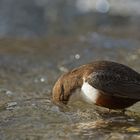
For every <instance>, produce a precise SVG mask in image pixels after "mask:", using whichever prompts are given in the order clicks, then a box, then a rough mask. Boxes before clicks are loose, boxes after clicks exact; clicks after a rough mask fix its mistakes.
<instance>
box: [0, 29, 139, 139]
mask: <svg viewBox="0 0 140 140" xmlns="http://www.w3.org/2000/svg"><path fill="white" fill-rule="evenodd" d="M0 46H1V47H0V77H1V78H0V99H1V100H0V138H1V139H2V140H15V139H20V140H27V139H28V140H46V139H50V140H54V139H58V140H59V139H61V140H65V139H70V140H73V139H76V140H78V139H79V140H81V139H83V140H86V139H89V140H90V139H98V140H99V139H101V140H104V139H112V140H114V139H140V123H139V122H140V121H139V116H140V109H139V108H140V104H139V103H137V104H136V105H134V106H133V107H131V108H129V109H128V111H126V114H125V115H124V114H122V113H121V112H116V111H113V112H112V113H108V110H107V109H105V108H100V107H96V106H91V105H88V104H85V103H83V102H79V101H77V102H74V103H72V104H70V105H69V108H58V107H57V106H55V105H54V104H53V103H52V102H51V89H52V87H53V84H54V82H55V80H56V79H57V78H58V77H59V76H60V75H61V74H62V73H64V71H67V70H69V69H71V68H74V67H76V66H78V65H81V64H84V63H87V62H91V61H92V60H95V59H106V60H114V61H118V62H120V63H123V64H126V65H129V66H131V67H132V68H134V69H135V70H137V71H139V72H140V61H139V57H140V48H139V46H140V42H139V41H138V40H134V39H125V38H124V39H120V38H119V37H111V36H109V35H104V34H99V33H97V32H93V33H88V34H86V35H81V36H78V37H77V36H76V37H54V38H50V39H36V40H34V39H32V40H19V39H1V40H0Z"/></svg>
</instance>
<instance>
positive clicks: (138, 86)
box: [86, 71, 140, 100]
mask: <svg viewBox="0 0 140 140" xmlns="http://www.w3.org/2000/svg"><path fill="white" fill-rule="evenodd" d="M130 77H131V78H130ZM86 81H87V82H88V83H89V84H90V85H92V86H93V87H94V88H96V89H98V90H100V91H103V93H104V94H108V95H110V96H118V97H122V98H131V99H138V100H139V99H140V80H139V78H138V79H137V77H133V75H127V76H126V75H122V74H118V73H113V72H103V71H98V72H93V73H91V74H90V75H89V76H88V77H87V79H86Z"/></svg>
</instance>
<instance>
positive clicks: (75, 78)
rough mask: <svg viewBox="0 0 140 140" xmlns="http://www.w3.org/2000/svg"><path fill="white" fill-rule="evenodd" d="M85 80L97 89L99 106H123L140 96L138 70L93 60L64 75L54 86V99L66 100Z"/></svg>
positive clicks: (139, 75)
mask: <svg viewBox="0 0 140 140" xmlns="http://www.w3.org/2000/svg"><path fill="white" fill-rule="evenodd" d="M84 82H87V83H88V84H89V85H90V86H92V87H93V88H94V89H96V90H97V91H98V98H97V100H96V102H95V104H96V105H99V106H103V107H107V108H110V109H123V108H126V107H129V106H131V105H133V104H134V103H136V102H137V101H139V100H140V74H139V73H137V72H136V71H134V70H132V69H131V68H129V67H128V66H125V65H122V64H119V63H116V62H110V61H94V62H92V63H89V64H86V65H83V66H80V67H78V68H76V69H73V70H71V71H70V72H68V73H65V74H64V75H62V76H61V77H60V78H59V79H58V80H57V82H56V83H55V85H54V88H53V90H52V100H53V102H54V103H56V104H67V102H68V101H69V98H70V96H71V95H72V94H74V90H76V89H77V88H81V87H82V85H83V83H84ZM79 94H80V93H79ZM91 94H92V93H91ZM93 94H94V93H93Z"/></svg>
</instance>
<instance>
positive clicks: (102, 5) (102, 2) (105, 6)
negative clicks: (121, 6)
mask: <svg viewBox="0 0 140 140" xmlns="http://www.w3.org/2000/svg"><path fill="white" fill-rule="evenodd" d="M109 8H110V5H109V2H108V1H107V0H98V1H97V2H96V10H97V11H98V12H101V13H106V12H108V11H109Z"/></svg>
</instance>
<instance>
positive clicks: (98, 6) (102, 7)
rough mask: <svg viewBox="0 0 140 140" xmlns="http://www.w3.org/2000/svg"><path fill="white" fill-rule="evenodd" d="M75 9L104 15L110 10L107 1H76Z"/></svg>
mask: <svg viewBox="0 0 140 140" xmlns="http://www.w3.org/2000/svg"><path fill="white" fill-rule="evenodd" d="M77 8H78V9H79V10H80V11H82V12H90V11H98V12H101V13H106V12H108V11H109V9H110V4H109V2H108V1H107V0H86V1H85V0H77Z"/></svg>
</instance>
